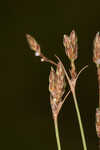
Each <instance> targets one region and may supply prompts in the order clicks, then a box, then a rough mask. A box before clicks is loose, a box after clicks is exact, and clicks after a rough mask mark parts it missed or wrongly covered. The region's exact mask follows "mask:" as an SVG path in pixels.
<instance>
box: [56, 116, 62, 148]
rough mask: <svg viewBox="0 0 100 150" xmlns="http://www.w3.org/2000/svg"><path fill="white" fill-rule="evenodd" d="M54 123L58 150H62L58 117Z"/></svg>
mask: <svg viewBox="0 0 100 150" xmlns="http://www.w3.org/2000/svg"><path fill="white" fill-rule="evenodd" d="M54 125H55V134H56V140H57V147H58V150H61V145H60V138H59V130H58V121H57V119H55V120H54Z"/></svg>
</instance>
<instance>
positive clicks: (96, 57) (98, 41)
mask: <svg viewBox="0 0 100 150" xmlns="http://www.w3.org/2000/svg"><path fill="white" fill-rule="evenodd" d="M93 61H94V62H95V63H96V65H97V66H100V34H99V32H98V33H97V34H96V37H95V39H94V50H93Z"/></svg>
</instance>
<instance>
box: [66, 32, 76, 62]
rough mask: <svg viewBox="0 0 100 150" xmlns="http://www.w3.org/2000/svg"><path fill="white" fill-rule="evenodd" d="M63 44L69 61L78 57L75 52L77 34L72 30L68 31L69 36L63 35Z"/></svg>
mask: <svg viewBox="0 0 100 150" xmlns="http://www.w3.org/2000/svg"><path fill="white" fill-rule="evenodd" d="M63 44H64V47H65V52H66V55H67V56H68V58H69V59H70V60H71V61H75V60H76V59H77V57H78V54H77V51H78V45H77V36H76V34H75V31H74V30H73V31H72V32H71V33H70V36H67V35H66V34H65V35H64V40H63Z"/></svg>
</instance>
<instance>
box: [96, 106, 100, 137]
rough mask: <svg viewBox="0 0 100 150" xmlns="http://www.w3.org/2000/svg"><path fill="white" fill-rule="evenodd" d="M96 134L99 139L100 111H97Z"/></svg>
mask: <svg viewBox="0 0 100 150" xmlns="http://www.w3.org/2000/svg"><path fill="white" fill-rule="evenodd" d="M96 132H97V136H98V138H100V109H99V108H97V109H96Z"/></svg>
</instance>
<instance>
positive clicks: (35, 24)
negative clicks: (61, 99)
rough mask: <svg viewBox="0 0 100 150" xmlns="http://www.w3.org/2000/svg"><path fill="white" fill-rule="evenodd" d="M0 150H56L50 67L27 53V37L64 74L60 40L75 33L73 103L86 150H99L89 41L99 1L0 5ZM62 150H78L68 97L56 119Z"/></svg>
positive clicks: (98, 21) (13, 0) (99, 20)
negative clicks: (57, 63)
mask: <svg viewBox="0 0 100 150" xmlns="http://www.w3.org/2000/svg"><path fill="white" fill-rule="evenodd" d="M0 5H1V9H0V149H1V150H7V149H10V150H57V146H56V139H55V133H54V125H53V120H52V114H51V108H50V104H49V91H48V76H49V72H50V67H51V65H50V64H47V63H41V62H40V59H39V58H37V57H35V56H34V53H33V52H32V51H31V50H30V49H29V46H28V43H27V41H26V38H25V34H26V33H29V34H31V35H33V36H34V37H35V38H36V39H37V41H38V42H39V44H40V45H41V49H42V51H43V52H44V54H45V55H46V56H48V57H49V58H51V59H53V60H56V59H55V58H54V54H57V55H58V56H59V57H60V58H61V60H62V61H63V63H64V65H65V67H66V69H67V70H68V66H69V61H68V59H67V57H66V56H65V53H64V47H63V34H64V33H67V34H69V33H70V32H71V31H72V30H73V29H74V30H75V31H76V32H77V36H78V44H79V58H78V60H77V61H76V66H77V70H78V71H79V70H80V69H81V68H82V67H83V66H84V65H86V64H88V65H89V67H88V68H87V69H86V70H85V71H84V72H83V73H82V74H81V76H80V78H79V80H78V82H77V88H76V93H77V98H78V104H79V107H80V112H81V116H82V122H83V125H84V131H85V135H86V141H87V147H88V150H98V139H97V136H96V132H95V110H96V107H98V93H97V92H98V85H97V76H96V66H95V64H94V63H93V62H92V50H93V39H94V37H95V34H96V32H97V31H100V1H97V0H95V1H90V0H87V1H82V0H76V1H74V0H73V1H72V0H69V1H68V0H66V1H57V0H54V1H50V0H47V1H46V0H45V1H44V0H28V1H26V0H6V1H4V2H3V1H2V2H1V3H0ZM59 130H60V139H61V145H62V150H67V149H68V150H73V149H77V150H82V149H83V147H82V142H81V136H80V131H79V126H78V121H77V116H76V111H75V108H74V103H73V98H72V96H71V95H70V96H69V97H68V99H67V100H66V103H65V105H64V106H63V109H62V110H61V113H60V115H59Z"/></svg>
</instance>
